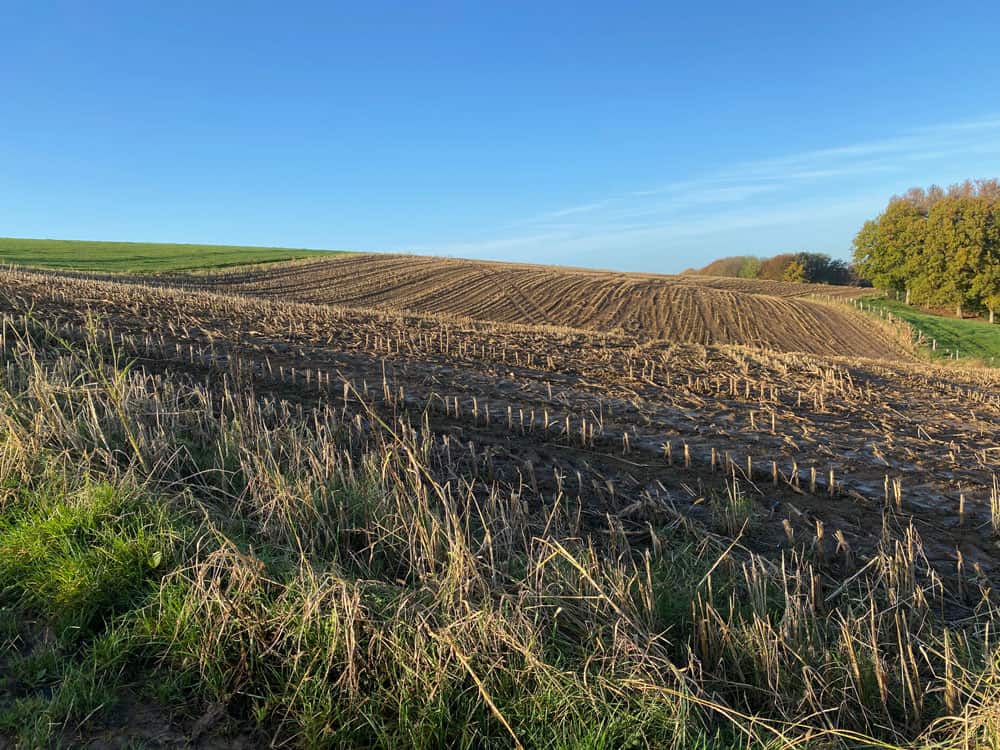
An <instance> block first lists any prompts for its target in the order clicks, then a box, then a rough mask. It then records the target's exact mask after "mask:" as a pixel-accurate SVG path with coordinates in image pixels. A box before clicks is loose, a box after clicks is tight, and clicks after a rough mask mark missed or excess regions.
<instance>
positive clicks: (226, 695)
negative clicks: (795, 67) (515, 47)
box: [0, 270, 1000, 748]
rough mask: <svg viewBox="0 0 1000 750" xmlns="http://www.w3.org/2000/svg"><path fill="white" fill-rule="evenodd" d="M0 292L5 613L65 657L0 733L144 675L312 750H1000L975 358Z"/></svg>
mask: <svg viewBox="0 0 1000 750" xmlns="http://www.w3.org/2000/svg"><path fill="white" fill-rule="evenodd" d="M285 282H286V283H288V279H285ZM0 285H2V288H3V295H2V298H0V309H2V312H3V315H4V319H3V327H2V338H0V348H2V355H3V369H2V370H0V385H2V393H3V403H2V405H0V410H2V414H3V422H4V433H5V440H4V442H3V448H2V453H0V470H2V487H3V495H2V499H0V508H2V510H3V516H4V519H5V520H4V521H2V522H0V603H2V604H3V606H5V607H7V608H8V611H9V612H15V613H18V617H21V618H23V619H24V621H25V622H29V621H30V622H37V623H42V624H44V627H45V628H46V629H47V631H46V632H49V631H51V632H53V633H54V636H53V637H54V638H55V639H56V641H55V642H56V646H55V647H54V648H55V649H56V651H57V652H58V654H59V656H60V658H61V659H62V660H63V661H64V663H65V664H66V665H69V666H65V667H64V668H63V672H61V673H60V675H61V677H60V681H59V683H58V685H57V687H55V688H54V689H53V688H52V687H51V686H49V687H46V688H45V689H44V690H41V689H39V690H38V691H36V692H35V693H32V692H31V688H30V686H28V685H27V683H25V684H23V685H20V686H19V688H18V689H19V690H21V691H22V693H27V694H29V698H23V697H22V698H20V699H19V700H20V701H21V703H20V704H19V703H16V702H15V703H14V704H12V705H10V706H7V705H5V704H4V700H3V694H2V693H0V733H3V734H8V735H9V736H12V737H19V738H20V741H21V742H22V743H24V744H32V743H37V744H40V745H44V744H49V743H52V742H54V741H56V740H58V741H62V742H65V743H70V744H72V743H73V742H78V741H83V740H85V739H87V738H88V737H91V736H92V735H93V733H94V732H97V731H105V729H104V727H106V726H109V725H111V726H113V721H114V719H113V716H111V715H109V714H113V711H110V708H109V707H110V706H113V705H114V704H115V701H118V702H119V703H120V702H121V701H122V700H124V699H122V698H121V696H122V695H126V694H127V695H133V694H135V693H136V692H137V691H139V690H140V687H139V686H141V685H143V684H148V683H151V682H157V681H159V682H162V683H164V684H168V685H171V686H174V688H175V692H174V693H170V692H169V691H166V692H164V693H163V694H161V695H159V696H158V698H157V699H158V700H161V701H169V700H176V698H177V695H183V696H185V700H187V701H191V700H192V696H194V697H195V698H196V700H197V701H198V702H200V704H202V705H213V706H221V707H223V712H224V714H225V715H226V716H227V717H229V720H231V721H233V722H236V724H237V725H239V726H244V727H251V728H252V729H251V731H252V732H253V733H254V736H256V737H259V738H260V739H262V740H268V741H273V742H276V743H285V744H292V745H296V746H303V747H324V746H331V747H356V746H357V747H395V746H417V747H427V748H432V747H442V746H467V747H480V746H499V747H579V746H587V747H623V746H635V747H676V748H686V747H705V748H710V747H713V748H714V747H762V748H763V747H769V748H776V747H811V748H834V747H926V748H931V747H935V748H937V747H940V748H953V747H969V748H973V747H1000V712H998V710H997V706H998V705H1000V651H998V643H997V636H996V627H995V623H996V622H997V609H996V607H997V598H996V594H995V592H994V589H995V583H996V581H997V578H998V571H997V568H996V564H995V562H994V558H995V550H996V546H995V545H996V542H997V536H998V531H997V528H998V524H1000V522H998V520H997V519H998V518H1000V490H998V485H997V469H998V461H1000V455H998V451H997V437H998V423H1000V399H998V395H997V385H998V380H997V376H996V375H995V374H992V373H990V372H989V371H983V370H961V369H943V368H938V367H934V366H930V365H926V364H921V363H915V362H909V361H906V360H905V357H901V356H900V355H899V354H898V352H896V351H893V352H891V353H887V354H886V358H885V359H882V360H876V359H870V360H861V359H847V358H841V357H829V356H826V357H824V356H819V355H815V354H812V355H807V354H802V353H795V352H785V353H780V352H776V351H773V350H768V349H760V348H748V347H744V346H703V345H698V344H690V343H689V344H677V343H668V342H665V341H660V340H647V339H644V338H642V337H637V336H633V335H631V334H629V333H627V332H619V333H604V334H596V333H593V332H588V331H586V330H580V329H568V328H544V327H533V326H524V325H517V324H507V323H498V322H481V321H472V320H468V319H464V318H455V317H453V316H450V315H418V314H415V313H407V312H396V311H392V310H350V309H346V308H337V307H331V306H325V305H314V304H301V303H283V302H279V301H276V300H274V299H269V298H256V297H252V296H250V295H249V293H244V294H243V295H242V296H233V295H230V294H218V293H210V292H204V291H191V290H182V289H176V288H172V287H168V286H156V287H154V286H145V287H142V286H137V285H135V284H119V283H114V282H107V281H102V280H95V279H81V278H71V277H68V276H55V275H53V276H48V275H42V274H29V273H23V272H19V271H14V270H11V271H7V272H4V273H3V275H2V278H0ZM747 343H753V342H747ZM95 483H100V484H101V486H102V487H108V488H111V489H108V490H107V491H106V492H105V491H103V490H102V491H101V492H97V493H95V492H94V491H93V487H94V486H95ZM102 498H103V499H102ZM109 498H111V499H109ZM66 518H72V519H73V522H72V523H69V522H68V521H67V522H65V523H61V522H60V523H56V521H55V520H53V519H66ZM60 534H62V535H64V536H59V535H60ZM38 539H45V540H47V543H46V544H41V543H36V542H33V541H32V540H38ZM88 555H89V557H88ZM90 559H102V560H105V561H106V562H105V564H106V565H108V566H111V567H110V568H108V569H113V570H118V569H119V568H120V569H121V570H122V571H131V572H132V573H135V571H136V567H137V566H138V568H139V573H138V574H135V575H131V576H126V577H122V576H118V577H116V578H114V579H112V580H111V581H109V580H108V579H107V577H103V578H102V577H99V576H94V575H90V574H89V573H87V571H88V570H89V568H87V567H86V565H84V563H85V562H86V561H87V560H90ZM136 560H138V561H140V562H138V563H137V562H136ZM116 565H117V566H119V567H118V568H116V567H114V566H116ZM73 566H75V567H73ZM70 567H73V569H74V570H78V571H80V576H83V578H80V576H78V577H77V578H76V579H73V580H84V581H86V582H88V583H87V585H88V586H89V588H87V587H84V588H80V586H81V584H78V583H77V584H74V583H72V582H71V581H70V580H69V578H68V577H65V576H62V577H58V576H57V577H56V578H55V579H54V581H55V582H51V581H49V579H47V578H45V576H41V575H36V573H38V572H39V571H52V570H65V569H69V568H70ZM124 580H127V581H129V582H130V583H129V584H128V586H124V585H120V583H119V582H120V581H124ZM45 581H49V582H47V583H45ZM43 583H44V585H43ZM115 584H119V585H115ZM109 588H114V589H115V590H114V594H115V595H114V596H110V595H109V594H108V589H109ZM81 592H83V594H86V595H85V596H84V595H83V594H81ZM70 594H73V595H70ZM102 596H103V597H105V598H101V597H102ZM94 601H100V602H106V603H105V604H102V606H101V607H99V608H96V609H95V607H94V606H87V603H88V602H91V604H92V603H93V602H94ZM22 630H23V628H22ZM30 639H31V636H30V634H28V635H25V634H23V633H22V634H21V635H20V636H18V638H10V639H8V642H7V645H6V646H5V647H4V648H5V652H4V653H6V654H7V655H6V656H0V663H12V664H17V663H20V661H18V660H21V661H23V660H24V659H27V658H30V654H25V653H22V652H23V651H25V648H22V647H21V646H24V644H25V643H27V642H28V641H29V640H30ZM18 643H20V644H21V646H19V645H18ZM109 644H113V645H114V647H115V648H114V649H111V648H110V646H109ZM112 651H113V652H114V654H115V656H114V657H113V658H112V657H111V656H108V654H109V653H111V652H112ZM67 675H69V676H73V679H69V677H68V676H67ZM82 685H85V686H87V687H86V689H84V688H83V687H81V686H82ZM73 691H75V692H73ZM50 693H51V696H50V697H45V696H49V694H50ZM109 696H110V697H109ZM25 700H31V701H34V703H30V706H29V707H31V708H32V710H33V711H34V712H35V713H36V714H37V715H38V716H41V717H42V718H41V719H40V720H39V722H36V723H34V724H32V723H31V722H28V725H30V726H29V728H30V729H31V730H32V731H33V732H35V733H34V734H31V733H28V731H27V730H26V729H24V726H25V724H24V723H23V722H22V724H21V725H17V724H16V720H17V718H18V717H22V718H23V716H25V715H26V714H27V709H26V708H24V706H25V705H29V704H24V703H23V702H24V701H25ZM18 705H21V709H18V708H17V706H18ZM19 710H20V711H21V713H18V711H19ZM195 710H196V709H195ZM42 725H44V727H42ZM118 731H121V732H126V731H127V728H122V727H118Z"/></svg>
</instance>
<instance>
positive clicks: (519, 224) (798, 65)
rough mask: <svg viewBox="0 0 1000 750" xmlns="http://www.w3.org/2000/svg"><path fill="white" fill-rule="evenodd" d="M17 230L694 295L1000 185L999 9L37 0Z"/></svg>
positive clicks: (7, 225) (16, 107) (16, 59)
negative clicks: (628, 281) (525, 273)
mask: <svg viewBox="0 0 1000 750" xmlns="http://www.w3.org/2000/svg"><path fill="white" fill-rule="evenodd" d="M0 28H2V29H3V43H2V51H0V92H2V94H0V235H5V236H22V237H59V238H77V239H105V240H148V241H169V242H218V243H229V244H257V245H284V246H295V247H318V248H331V249H358V250H387V251H410V250H412V251H415V252H426V253H434V254H444V255H456V256H465V257H482V258H504V259H516V260H528V261H542V262H551V263H567V264H575V265H589V266H598V267H614V268H623V269H644V270H650V271H663V272H672V271H678V270H681V269H683V268H686V267H688V266H696V265H702V264H704V263H705V262H707V261H708V260H711V259H713V258H715V257H718V256H721V255H727V254H737V253H757V254H771V253H775V252H781V251H790V250H799V249H811V250H816V251H822V252H828V253H831V254H833V255H836V256H840V257H846V255H847V253H848V251H849V245H850V240H851V237H852V236H853V234H854V232H855V231H856V229H857V227H858V226H859V225H860V223H861V222H862V221H863V220H864V219H865V218H867V217H869V216H872V215H874V214H875V213H877V212H878V211H879V209H880V208H881V207H882V205H884V203H885V201H886V199H887V198H888V197H889V196H890V195H891V194H892V193H894V192H900V191H902V190H904V189H905V188H907V187H909V186H910V185H914V184H920V185H926V184H930V183H933V182H937V183H942V184H947V183H949V182H953V181H957V180H959V179H963V178H965V177H996V176H1000V43H998V38H997V31H998V29H1000V5H998V4H997V3H986V2H983V3H960V4H955V3H952V4H941V3H940V2H936V3H933V4H930V3H927V4H923V5H922V4H920V3H914V2H908V3H895V2H870V1H869V2H863V3H852V2H847V3H830V2H822V3H798V2H783V3H771V4H766V3H731V4H728V5H724V4H719V3H678V4H675V5H671V4H669V3H664V2H650V3H622V2H616V3H600V4H588V3H578V2H574V3H561V2H537V1H535V2H525V3H520V2H503V3H500V2H473V1H471V0H470V2H466V3H413V2H406V3H402V2H401V3H392V4H387V3H377V2H365V3H337V2H332V3H315V4H311V3H294V2H289V3H253V2H240V3H223V2H212V3H204V2H171V3H135V2H128V3H124V2H123V3H107V2H99V1H97V2H88V3H84V2H65V3H47V2H37V3H27V2H18V3H10V2H3V1H2V0H0Z"/></svg>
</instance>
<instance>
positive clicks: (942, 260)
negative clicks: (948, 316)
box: [853, 179, 1000, 323]
mask: <svg viewBox="0 0 1000 750" xmlns="http://www.w3.org/2000/svg"><path fill="white" fill-rule="evenodd" d="M853 252H854V266H855V268H856V270H857V272H858V274H859V275H860V276H861V277H862V278H864V279H867V280H869V281H871V283H872V284H874V285H875V286H876V287H878V288H880V289H885V290H887V291H891V292H896V293H897V294H899V295H902V296H905V299H906V302H907V304H911V303H914V304H921V305H926V306H930V307H950V308H952V309H954V310H955V314H956V315H957V316H958V317H962V315H963V314H964V313H965V312H966V311H973V312H977V313H979V312H983V311H986V312H988V314H989V320H990V322H991V323H992V322H994V319H995V315H996V312H997V311H998V310H1000V181H998V180H995V179H993V180H975V181H972V180H968V181H966V182H964V183H961V184H958V185H952V186H951V187H949V188H948V189H947V190H945V189H943V188H940V187H938V186H937V185H933V186H931V187H930V188H927V189H926V190H925V189H923V188H911V189H910V190H908V191H907V192H906V193H904V194H903V195H896V196H893V197H892V198H891V199H890V200H889V205H888V206H887V207H886V209H885V211H883V212H882V213H881V214H880V215H879V216H877V217H876V218H874V219H871V220H870V221H867V222H865V224H864V226H863V227H862V228H861V230H860V231H859V232H858V234H857V236H856V237H855V238H854V245H853Z"/></svg>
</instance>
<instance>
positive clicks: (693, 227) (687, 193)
mask: <svg viewBox="0 0 1000 750" xmlns="http://www.w3.org/2000/svg"><path fill="white" fill-rule="evenodd" d="M987 156H990V157H1000V117H987V118H981V119H978V120H970V121H963V122H954V123H945V124H941V125H935V126H931V127H926V128H921V129H915V130H911V131H908V132H905V133H902V134H900V135H898V136H896V137H893V138H887V139H882V140H876V141H870V142H863V143H854V144H846V145H843V146H835V147H831V148H823V149H815V150H811V151H804V152H801V153H797V154H788V155H784V156H777V157H774V158H770V159H762V160H756V161H747V162H742V163H736V164H733V165H731V166H730V167H729V168H727V169H724V170H720V171H717V172H714V173H709V174H706V175H704V176H701V177H695V178H692V179H684V180H676V181H672V182H669V183H666V184H663V185H654V186H648V187H644V188H636V189H634V190H632V191H628V192H624V193H622V194H620V195H612V196H605V197H596V198H595V199H593V200H589V201H581V202H580V203H577V204H574V205H571V206H568V207H566V208H554V209H552V210H550V211H546V212H541V213H539V214H536V215H534V216H529V217H526V218H523V219H520V220H516V221H513V222H511V223H509V224H508V225H507V226H506V227H505V228H501V229H500V230H498V231H497V232H495V233H494V236H487V237H484V238H482V239H478V240H470V241H465V242H449V243H444V244H436V245H433V246H431V245H427V246H425V247H424V248H411V249H417V250H423V251H427V252H435V253H446V254H454V255H472V256H485V257H491V256H492V257H498V256H503V255H510V254H514V255H520V256H522V257H524V256H529V257H530V255H531V253H532V250H533V249H534V250H536V251H538V253H539V255H541V252H543V251H544V252H545V253H546V255H547V256H549V257H550V256H551V254H552V252H553V250H555V251H558V250H560V249H562V250H563V251H564V252H565V253H567V254H570V255H572V254H573V253H580V252H582V253H586V252H594V253H598V252H601V251H602V248H603V251H604V252H605V253H607V252H609V251H613V250H614V249H615V248H618V247H628V248H633V249H634V248H639V247H644V246H649V247H654V246H655V247H664V246H665V245H666V244H667V243H670V242H676V241H680V240H685V239H688V240H689V239H691V238H695V237H702V238H705V237H711V236H713V235H720V234H724V233H729V234H730V235H732V234H733V233H739V232H742V231H751V230H755V229H760V228H762V227H778V226H788V227H795V226H797V225H808V224H809V223H811V222H816V221H819V220H822V219H824V218H830V217H838V216H841V217H849V218H851V219H853V218H854V217H855V216H856V215H864V214H865V213H866V212H867V213H870V212H872V211H875V210H878V208H879V207H880V206H881V205H882V204H884V202H885V200H886V199H887V198H888V195H887V194H886V193H885V192H883V191H882V187H881V186H883V185H892V184H896V183H898V182H899V181H900V180H903V179H908V175H910V174H912V170H913V168H914V165H920V164H926V163H928V162H934V161H937V162H941V163H945V162H947V161H948V160H958V159H963V158H964V159H967V160H968V159H970V158H975V157H979V158H983V157H987ZM925 168H926V167H922V169H925ZM969 176H970V177H974V176H987V175H969ZM876 188H878V189H876ZM890 189H893V188H890ZM808 194H812V195H814V197H813V199H812V200H803V195H808Z"/></svg>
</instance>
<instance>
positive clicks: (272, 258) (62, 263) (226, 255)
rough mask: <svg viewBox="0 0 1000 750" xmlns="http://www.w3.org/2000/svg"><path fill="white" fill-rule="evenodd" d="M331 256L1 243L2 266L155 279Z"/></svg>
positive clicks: (228, 248) (227, 248) (144, 245)
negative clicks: (160, 275)
mask: <svg viewBox="0 0 1000 750" xmlns="http://www.w3.org/2000/svg"><path fill="white" fill-rule="evenodd" d="M333 254H335V253H334V252H332V251H324V250H300V249H296V248H287V247H239V246H234V245H172V244H165V243H154V242H90V241H84V240H27V239H17V238H13V237H0V263H15V264H17V265H24V266H40V267H44V268H62V269H74V270H81V271H118V272H129V273H156V272H163V271H192V270H196V269H209V268H222V267H225V266H242V265H247V264H251V263H273V262H276V261H281V260H293V259H295V258H306V257H310V256H317V255H333Z"/></svg>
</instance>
